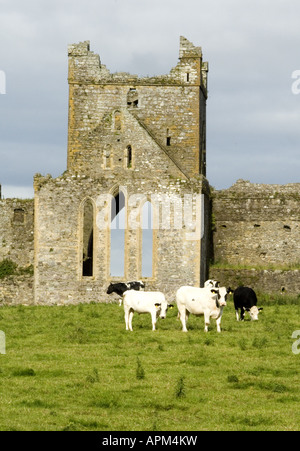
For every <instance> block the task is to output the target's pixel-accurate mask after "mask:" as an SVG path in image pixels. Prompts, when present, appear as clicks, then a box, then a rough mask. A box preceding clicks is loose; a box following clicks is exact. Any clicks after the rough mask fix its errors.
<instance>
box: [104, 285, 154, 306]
mask: <svg viewBox="0 0 300 451" xmlns="http://www.w3.org/2000/svg"><path fill="white" fill-rule="evenodd" d="M141 288H145V284H144V282H142V281H141V280H135V281H133V282H127V283H124V282H119V283H111V284H110V285H109V287H108V288H107V291H106V293H107V294H111V293H116V294H118V295H119V296H120V298H121V299H120V306H121V305H122V300H123V295H124V293H125V291H128V290H136V291H139V290H140V289H141Z"/></svg>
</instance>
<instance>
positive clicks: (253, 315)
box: [246, 305, 263, 321]
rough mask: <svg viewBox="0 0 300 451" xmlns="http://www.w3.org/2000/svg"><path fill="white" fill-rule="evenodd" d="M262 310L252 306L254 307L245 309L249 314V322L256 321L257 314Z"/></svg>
mask: <svg viewBox="0 0 300 451" xmlns="http://www.w3.org/2000/svg"><path fill="white" fill-rule="evenodd" d="M262 310H263V308H262V307H260V308H257V307H256V305H254V306H253V307H251V308H248V309H246V311H247V312H249V313H250V318H251V321H258V314H259V312H261V311H262Z"/></svg>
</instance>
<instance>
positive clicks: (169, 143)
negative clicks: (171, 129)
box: [167, 136, 171, 147]
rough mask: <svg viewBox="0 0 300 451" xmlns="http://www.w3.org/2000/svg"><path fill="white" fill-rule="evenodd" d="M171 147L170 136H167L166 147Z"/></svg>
mask: <svg viewBox="0 0 300 451" xmlns="http://www.w3.org/2000/svg"><path fill="white" fill-rule="evenodd" d="M170 145H171V136H167V146H168V147H169V146H170Z"/></svg>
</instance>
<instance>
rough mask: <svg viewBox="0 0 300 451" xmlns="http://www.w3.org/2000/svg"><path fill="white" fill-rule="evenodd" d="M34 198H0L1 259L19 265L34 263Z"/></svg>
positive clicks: (24, 265)
mask: <svg viewBox="0 0 300 451" xmlns="http://www.w3.org/2000/svg"><path fill="white" fill-rule="evenodd" d="M33 205H34V202H33V199H29V200H22V199H2V200H0V261H2V260H5V259H9V260H12V261H14V262H15V263H16V264H17V265H18V266H22V267H26V266H30V265H32V264H33V254H34V243H33V239H34V233H33V228H34V206H33Z"/></svg>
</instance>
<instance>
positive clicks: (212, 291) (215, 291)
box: [210, 290, 219, 294]
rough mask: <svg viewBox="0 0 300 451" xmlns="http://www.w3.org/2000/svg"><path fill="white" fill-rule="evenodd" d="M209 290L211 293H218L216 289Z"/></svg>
mask: <svg viewBox="0 0 300 451" xmlns="http://www.w3.org/2000/svg"><path fill="white" fill-rule="evenodd" d="M210 291H211V293H213V294H218V293H219V292H218V291H217V290H210Z"/></svg>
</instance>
